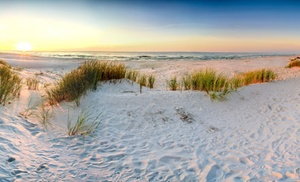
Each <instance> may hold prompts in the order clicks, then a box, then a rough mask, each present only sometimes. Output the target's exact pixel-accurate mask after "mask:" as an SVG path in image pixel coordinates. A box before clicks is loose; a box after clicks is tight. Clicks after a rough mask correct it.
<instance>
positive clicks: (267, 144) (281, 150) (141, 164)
mask: <svg viewBox="0 0 300 182" xmlns="http://www.w3.org/2000/svg"><path fill="white" fill-rule="evenodd" d="M264 60H265V61H266V62H267V63H268V64H267V63H265V62H264V63H262V61H264ZM264 60H263V59H261V60H260V61H257V60H254V59H253V60H250V62H244V61H243V60H242V61H240V62H238V61H236V60H235V61H233V62H231V61H228V62H227V64H228V66H224V65H226V61H224V62H223V61H219V62H218V61H217V62H215V63H216V64H213V65H217V66H216V68H217V70H219V71H221V70H222V71H224V73H226V74H234V73H236V72H237V70H240V71H243V70H251V69H255V68H259V67H262V66H266V65H271V62H272V61H270V60H268V59H264ZM268 61H269V62H268ZM217 63H218V64H217ZM250 63H251V65H252V66H250ZM283 63H286V59H282V58H281V59H279V58H278V61H274V62H272V65H271V66H270V67H271V68H274V69H276V70H279V72H278V73H280V74H281V75H280V76H281V77H280V78H281V80H280V81H276V82H271V83H267V84H258V85H250V86H247V87H242V88H240V89H239V90H238V91H237V92H233V93H231V94H230V96H229V100H228V101H225V102H212V101H211V100H210V98H209V97H208V96H207V95H206V94H205V93H202V92H195V91H184V92H180V91H166V90H165V85H164V80H165V79H166V78H167V77H168V76H170V75H172V74H177V73H183V72H185V71H186V70H189V69H190V68H191V67H193V68H196V67H195V65H193V64H199V67H201V66H203V65H201V63H197V62H196V63H195V62H193V63H191V62H187V63H184V62H174V64H173V63H172V68H170V67H167V65H166V63H161V64H158V63H155V62H152V63H151V64H153V65H147V64H150V63H147V64H146V63H135V62H130V63H127V64H128V66H131V67H133V68H134V67H135V68H139V69H141V70H144V71H146V72H147V71H148V72H154V73H156V74H157V75H158V80H159V81H158V84H159V85H158V86H157V87H156V89H154V90H150V89H146V88H145V89H143V94H140V93H139V86H138V85H136V84H133V85H132V84H131V82H129V81H127V80H122V81H121V82H120V83H117V84H114V83H105V84H101V86H100V87H99V88H98V90H97V91H95V92H89V93H88V94H87V96H85V97H84V98H83V99H82V100H81V105H80V107H74V105H75V104H74V103H68V102H63V103H62V104H61V105H60V106H59V107H55V108H54V114H53V116H52V117H51V118H50V121H49V123H51V125H49V126H48V127H47V128H48V129H47V130H46V129H45V127H44V126H43V125H42V124H41V123H40V122H39V119H38V118H34V117H29V118H28V119H25V118H24V117H22V116H20V113H21V112H24V111H25V110H26V108H28V105H30V104H29V101H31V103H35V102H39V100H41V95H43V89H41V90H40V91H28V90H26V88H24V90H23V91H22V93H21V97H20V99H18V100H15V101H13V103H12V104H11V105H8V106H5V107H4V106H0V114H1V117H0V141H1V143H2V144H1V145H0V161H2V162H1V163H0V179H1V180H0V181H12V180H17V181H18V180H19V181H35V180H36V179H43V180H45V181H59V180H64V181H247V180H249V181H278V180H286V181H296V180H299V179H300V167H299V166H300V155H298V154H299V153H300V148H299V146H300V128H299V124H300V87H299V84H300V79H299V77H298V75H299V72H300V70H299V69H297V68H296V69H290V70H287V71H282V72H280V70H284V69H285V68H281V67H282V66H283V67H284V66H285V65H284V64H283ZM202 64H204V66H206V65H205V64H208V63H202ZM244 64H247V66H243V65H244ZM248 64H249V65H248ZM65 65H67V64H65ZM233 65H235V67H234V66H233ZM72 66H74V65H72ZM72 66H71V67H72ZM169 66H170V65H169ZM218 66H219V67H218ZM223 66H224V67H223ZM184 69H185V70H184ZM45 70H46V71H44V72H43V74H42V75H38V78H39V79H40V80H41V82H44V83H48V82H53V81H55V80H57V79H59V78H60V76H61V75H62V74H63V73H64V72H66V70H69V69H68V67H66V68H64V70H61V69H57V70H52V68H47V67H46V68H45ZM47 70H48V72H47ZM36 71H38V69H36V68H34V69H30V68H27V69H24V70H23V71H21V73H20V74H21V75H23V76H24V77H29V76H31V75H34V73H35V72H36ZM293 77H295V78H293ZM82 110H86V111H88V112H89V114H90V117H96V116H97V115H98V114H99V113H101V115H100V118H101V124H100V127H99V128H98V129H97V131H95V132H94V133H93V134H92V135H91V136H88V137H82V136H75V137H68V136H67V131H66V125H67V120H68V119H67V118H68V115H69V116H71V118H76V116H77V115H78V114H79V113H80V112H81V111H82ZM68 113H69V114H68Z"/></svg>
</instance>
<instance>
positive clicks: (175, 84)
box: [167, 76, 180, 91]
mask: <svg viewBox="0 0 300 182" xmlns="http://www.w3.org/2000/svg"><path fill="white" fill-rule="evenodd" d="M167 86H168V87H169V89H170V90H172V91H176V90H177V89H178V88H179V86H180V84H179V82H178V79H177V76H173V77H172V78H171V79H170V80H168V81H167Z"/></svg>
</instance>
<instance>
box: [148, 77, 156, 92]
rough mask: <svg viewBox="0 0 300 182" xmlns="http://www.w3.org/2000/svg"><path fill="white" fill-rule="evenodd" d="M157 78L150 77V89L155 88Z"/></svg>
mask: <svg viewBox="0 0 300 182" xmlns="http://www.w3.org/2000/svg"><path fill="white" fill-rule="evenodd" d="M154 82H155V77H154V76H153V75H150V76H149V77H148V87H149V88H150V89H152V88H153V87H154Z"/></svg>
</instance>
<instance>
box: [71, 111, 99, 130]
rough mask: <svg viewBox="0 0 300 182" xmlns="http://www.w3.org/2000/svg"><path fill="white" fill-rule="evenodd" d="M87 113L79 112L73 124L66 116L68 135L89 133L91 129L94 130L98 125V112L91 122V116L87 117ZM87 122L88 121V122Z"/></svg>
mask: <svg viewBox="0 0 300 182" xmlns="http://www.w3.org/2000/svg"><path fill="white" fill-rule="evenodd" d="M88 116H89V113H87V112H84V111H83V112H81V113H80V114H79V116H78V117H77V120H76V122H75V124H74V125H72V121H71V120H70V118H69V116H68V123H67V129H68V135H69V136H73V135H84V136H86V135H89V134H91V133H92V132H93V131H95V130H96V129H97V128H98V126H99V125H100V121H99V120H98V118H99V116H100V114H99V115H98V116H97V117H96V118H95V119H94V120H93V121H92V122H91V120H92V119H91V118H89V117H88ZM88 122H89V123H88Z"/></svg>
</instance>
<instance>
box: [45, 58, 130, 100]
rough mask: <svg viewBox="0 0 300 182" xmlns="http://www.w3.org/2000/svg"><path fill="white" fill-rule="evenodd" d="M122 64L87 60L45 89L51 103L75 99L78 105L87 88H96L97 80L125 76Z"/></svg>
mask: <svg viewBox="0 0 300 182" xmlns="http://www.w3.org/2000/svg"><path fill="white" fill-rule="evenodd" d="M125 74H126V68H125V65H124V64H120V63H113V62H101V61H88V62H85V63H84V64H83V65H81V66H79V67H78V68H77V69H75V70H73V71H71V72H70V73H68V74H66V75H65V76H64V77H63V78H62V79H61V80H60V81H59V82H57V83H56V84H55V85H54V86H53V87H52V88H50V89H47V90H46V93H47V95H48V100H49V103H50V104H51V105H53V104H56V103H59V102H61V101H63V100H66V101H75V103H76V105H77V106H79V105H80V99H81V97H82V96H83V95H85V94H86V92H87V91H88V90H89V89H93V90H96V89H97V85H98V82H99V81H108V80H115V79H122V78H125Z"/></svg>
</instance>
